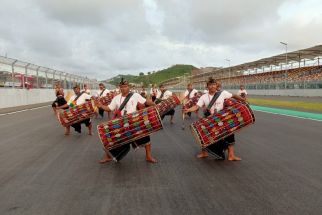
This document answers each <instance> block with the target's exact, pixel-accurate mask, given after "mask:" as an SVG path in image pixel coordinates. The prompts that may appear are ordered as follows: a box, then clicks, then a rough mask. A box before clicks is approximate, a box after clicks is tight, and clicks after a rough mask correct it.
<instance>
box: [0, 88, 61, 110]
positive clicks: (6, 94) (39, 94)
mask: <svg viewBox="0 0 322 215" xmlns="http://www.w3.org/2000/svg"><path fill="white" fill-rule="evenodd" d="M0 95H1V96H0V108H8V107H17V106H22V105H32V104H39V103H44V102H50V101H54V100H55V99H56V96H55V91H54V90H53V89H30V90H26V89H0Z"/></svg>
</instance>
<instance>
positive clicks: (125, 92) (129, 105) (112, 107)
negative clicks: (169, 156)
mask: <svg viewBox="0 0 322 215" xmlns="http://www.w3.org/2000/svg"><path fill="white" fill-rule="evenodd" d="M119 87H120V91H121V94H119V95H117V96H115V97H114V98H113V100H112V102H111V104H109V105H108V106H105V105H102V104H100V103H98V104H97V106H98V107H99V108H102V109H103V110H105V111H115V115H116V117H120V116H124V115H126V114H130V113H133V112H135V111H136V110H137V105H138V103H141V104H145V105H147V106H154V105H155V104H154V102H152V101H151V100H148V99H145V98H143V97H142V96H141V95H140V94H138V93H131V94H130V87H129V83H128V82H127V81H125V80H123V78H122V80H121V82H120V84H119ZM127 96H129V97H128V98H129V99H128V102H126V104H125V106H124V105H123V106H124V108H123V109H122V110H121V111H120V110H119V108H120V106H121V105H122V103H123V102H124V101H125V99H126V98H127ZM133 143H134V142H133ZM135 144H136V145H138V146H144V147H145V155H146V161H147V162H150V163H156V162H157V160H156V159H155V158H153V157H152V152H151V141H150V136H146V137H143V138H141V139H139V140H136V141H135ZM127 145H129V144H127ZM111 160H112V158H111V156H110V155H109V154H107V153H105V155H104V158H103V159H102V160H100V163H106V162H109V161H111Z"/></svg>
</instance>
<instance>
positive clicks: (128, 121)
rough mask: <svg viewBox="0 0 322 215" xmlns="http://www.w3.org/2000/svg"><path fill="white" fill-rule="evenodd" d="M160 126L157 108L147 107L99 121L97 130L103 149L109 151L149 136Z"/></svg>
mask: <svg viewBox="0 0 322 215" xmlns="http://www.w3.org/2000/svg"><path fill="white" fill-rule="evenodd" d="M162 128H163V126H162V121H161V117H160V115H159V113H158V110H157V109H156V108H155V107H148V108H145V109H143V110H140V111H137V112H133V113H130V114H127V115H125V116H122V117H119V118H116V119H112V120H110V121H108V122H105V123H101V124H99V125H98V126H97V131H98V136H99V138H100V140H101V142H102V144H103V146H104V148H105V150H107V151H110V150H112V149H116V148H118V147H120V146H122V145H124V144H128V143H132V142H133V141H135V140H138V139H141V138H144V137H146V136H149V135H150V134H152V133H154V132H156V131H159V130H161V129H162Z"/></svg>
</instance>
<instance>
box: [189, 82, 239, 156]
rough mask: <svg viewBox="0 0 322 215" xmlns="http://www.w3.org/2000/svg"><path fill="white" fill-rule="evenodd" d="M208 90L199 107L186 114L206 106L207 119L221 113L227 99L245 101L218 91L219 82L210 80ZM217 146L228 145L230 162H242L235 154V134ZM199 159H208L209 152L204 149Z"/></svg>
mask: <svg viewBox="0 0 322 215" xmlns="http://www.w3.org/2000/svg"><path fill="white" fill-rule="evenodd" d="M207 88H208V90H209V92H208V93H205V94H204V95H202V96H201V97H200V99H199V100H198V103H197V105H195V106H193V107H191V108H189V109H185V110H184V112H185V113H189V112H194V111H196V110H198V109H199V108H201V107H204V106H206V107H207V109H206V111H205V113H204V115H205V117H207V116H210V115H213V114H214V113H215V112H219V111H221V110H222V109H223V108H224V101H225V99H229V98H235V99H237V100H241V101H244V99H243V98H242V97H240V96H238V95H233V94H231V93H229V92H228V91H225V90H224V91H218V85H217V82H216V81H215V80H214V79H212V78H210V79H209V80H208V82H207ZM213 98H214V99H213ZM211 103H212V105H211ZM209 104H210V105H211V107H209V106H210V105H209ZM215 144H227V145H228V160H230V161H240V160H241V159H240V158H239V157H237V156H236V155H235V153H234V144H235V136H234V134H232V135H230V136H228V137H226V138H224V139H223V140H221V141H220V142H218V143H215ZM213 145H214V144H213ZM197 157H198V158H206V157H208V152H207V151H206V150H204V149H202V151H201V152H200V153H199V154H198V156H197Z"/></svg>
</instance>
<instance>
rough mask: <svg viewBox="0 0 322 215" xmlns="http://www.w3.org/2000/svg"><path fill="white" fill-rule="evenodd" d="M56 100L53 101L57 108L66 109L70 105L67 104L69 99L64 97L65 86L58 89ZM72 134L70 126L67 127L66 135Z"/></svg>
mask: <svg viewBox="0 0 322 215" xmlns="http://www.w3.org/2000/svg"><path fill="white" fill-rule="evenodd" d="M56 96H57V97H56V100H55V101H54V103H53V105H52V106H53V107H54V108H55V110H61V109H63V110H65V109H68V108H69V105H68V104H67V101H66V100H65V98H64V89H63V88H59V89H58V90H57V91H56ZM69 134H70V126H67V127H65V135H69Z"/></svg>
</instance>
